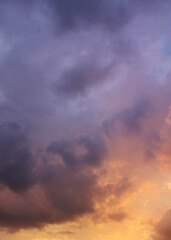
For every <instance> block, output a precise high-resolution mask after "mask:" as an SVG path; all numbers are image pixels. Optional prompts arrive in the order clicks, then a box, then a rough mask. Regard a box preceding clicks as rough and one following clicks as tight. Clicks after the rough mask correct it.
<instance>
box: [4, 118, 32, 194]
mask: <svg viewBox="0 0 171 240" xmlns="http://www.w3.org/2000/svg"><path fill="white" fill-rule="evenodd" d="M26 137H27V136H26V132H25V131H24V130H23V129H22V128H21V127H20V126H19V125H18V124H16V123H13V122H5V123H1V124H0V181H1V183H3V184H5V185H6V186H8V187H9V188H10V189H11V190H13V191H16V192H20V191H24V190H26V189H27V188H28V187H29V186H31V185H32V184H33V183H34V175H33V168H34V166H35V161H34V158H33V155H32V153H31V151H30V148H29V147H28V143H27V139H26Z"/></svg>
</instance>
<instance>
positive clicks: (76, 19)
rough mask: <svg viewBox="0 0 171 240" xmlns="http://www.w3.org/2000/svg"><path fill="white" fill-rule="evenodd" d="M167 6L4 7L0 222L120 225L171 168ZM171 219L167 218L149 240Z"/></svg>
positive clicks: (163, 232) (0, 9)
mask: <svg viewBox="0 0 171 240" xmlns="http://www.w3.org/2000/svg"><path fill="white" fill-rule="evenodd" d="M168 6H170V5H169V1H161V0H157V1H150V2H149V1H146V0H145V1H139V0H137V1H136V0H132V1H131V0H130V1H129V0H128V1H125V0H122V1H111V0H107V1H106V0H99V1H98V0H87V1H82V0H70V1H69V0H57V1H55V0H52V1H46V0H43V1H38V0H37V1H29V2H28V1H21V0H17V1H15V2H14V1H12V0H8V1H0V115H1V119H0V184H1V185H0V227H2V228H10V229H12V230H19V229H22V228H26V229H27V228H42V227H44V226H46V225H48V224H55V223H58V224H60V223H65V222H74V221H79V219H80V218H81V217H84V216H86V217H87V218H89V219H94V218H96V221H97V216H98V214H100V215H101V216H99V217H98V220H99V221H102V222H103V221H106V219H107V221H114V222H118V223H121V222H124V220H128V216H129V210H130V209H127V208H125V205H126V203H127V202H129V201H131V200H130V199H134V198H135V195H136V194H138V193H137V192H138V190H137V189H138V188H141V186H140V185H141V184H143V181H144V182H145V181H148V182H149V181H151V179H152V177H153V174H154V169H155V170H156V171H159V169H160V168H162V167H163V168H164V167H166V165H167V167H166V168H168V165H169V166H170V162H169V160H168V159H170V155H171V153H170V136H171V131H170V106H171V94H170V92H171V81H170V62H169V61H170V60H168V59H169V56H165V55H164V54H165V53H164V50H163V48H164V46H163V45H164V44H163V45H162V42H163V41H165V38H168V39H169V37H170V36H169V34H168V32H167V31H166V32H167V33H165V32H164V30H161V29H163V28H162V27H163V26H164V25H165V23H166V22H168V19H167V18H166V17H165V16H169V12H168V9H169V8H168ZM163 39H164V40H163ZM163 62H164V64H163ZM162 64H163V65H164V66H163V65H162ZM147 170H148V172H147ZM169 171H170V170H169ZM136 191H137V192H136ZM133 192H134V193H133ZM99 206H100V207H99ZM123 209H124V210H123ZM130 212H131V211H130ZM96 221H95V222H96ZM169 224H170V211H168V212H167V213H166V214H165V215H164V217H163V218H162V219H161V221H160V223H159V224H158V225H157V227H156V239H155V240H168V239H169V235H170V234H171V233H170V230H169V227H170V225H169ZM60 233H61V234H72V231H68V232H67V231H66V232H65V231H61V232H60Z"/></svg>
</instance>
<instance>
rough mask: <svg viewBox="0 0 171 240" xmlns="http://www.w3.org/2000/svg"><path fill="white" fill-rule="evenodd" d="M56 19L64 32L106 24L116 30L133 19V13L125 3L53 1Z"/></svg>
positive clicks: (77, 0) (96, 0)
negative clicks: (82, 25)
mask: <svg viewBox="0 0 171 240" xmlns="http://www.w3.org/2000/svg"><path fill="white" fill-rule="evenodd" d="M51 4H52V7H53V9H54V14H55V15H56V19H57V20H58V21H59V24H60V26H61V27H62V29H63V30H68V29H72V28H74V27H76V26H79V25H80V24H90V25H92V24H104V25H105V26H107V27H109V28H111V29H112V30H116V29H118V28H120V27H121V26H123V25H124V24H126V23H127V22H128V21H129V20H130V18H131V11H130V8H129V7H128V6H127V4H124V1H115V2H113V1H110V0H109V1H103V0H100V1H98V0H88V1H85V2H83V1H81V0H71V1H67V0H64V1H62V0H57V1H55V0H54V1H51Z"/></svg>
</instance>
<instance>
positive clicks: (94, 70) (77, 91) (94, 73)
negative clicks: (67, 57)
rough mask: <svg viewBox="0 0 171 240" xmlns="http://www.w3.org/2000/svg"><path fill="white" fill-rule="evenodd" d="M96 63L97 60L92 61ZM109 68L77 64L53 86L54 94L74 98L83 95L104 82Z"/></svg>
mask: <svg viewBox="0 0 171 240" xmlns="http://www.w3.org/2000/svg"><path fill="white" fill-rule="evenodd" d="M94 61H95V62H96V61H97V60H96V59H94ZM109 72H110V66H107V67H103V66H97V65H96V63H94V62H93V61H92V59H91V60H90V61H87V62H82V63H81V64H80V63H77V65H76V66H75V67H73V68H72V69H70V70H67V71H65V72H64V73H63V75H62V76H61V78H60V79H59V80H58V81H57V82H56V83H54V84H53V88H54V90H53V91H54V92H56V94H57V95H58V96H60V95H63V96H64V97H76V96H78V95H79V96H81V95H83V94H84V93H85V92H86V91H87V90H88V89H90V88H91V87H93V86H95V85H99V84H100V83H103V82H105V78H106V76H107V74H109Z"/></svg>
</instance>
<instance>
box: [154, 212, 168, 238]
mask: <svg viewBox="0 0 171 240" xmlns="http://www.w3.org/2000/svg"><path fill="white" fill-rule="evenodd" d="M155 230H156V234H155V236H154V240H169V239H170V236H171V210H170V209H169V210H168V211H167V212H166V213H165V214H164V216H163V217H162V219H161V220H160V222H159V223H158V224H157V226H156V229H155Z"/></svg>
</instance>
